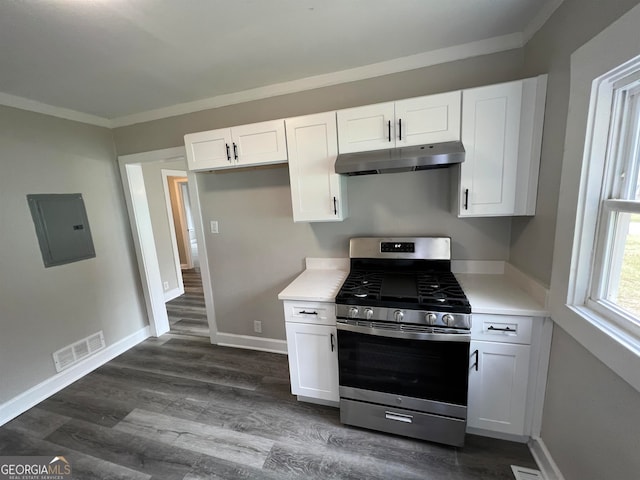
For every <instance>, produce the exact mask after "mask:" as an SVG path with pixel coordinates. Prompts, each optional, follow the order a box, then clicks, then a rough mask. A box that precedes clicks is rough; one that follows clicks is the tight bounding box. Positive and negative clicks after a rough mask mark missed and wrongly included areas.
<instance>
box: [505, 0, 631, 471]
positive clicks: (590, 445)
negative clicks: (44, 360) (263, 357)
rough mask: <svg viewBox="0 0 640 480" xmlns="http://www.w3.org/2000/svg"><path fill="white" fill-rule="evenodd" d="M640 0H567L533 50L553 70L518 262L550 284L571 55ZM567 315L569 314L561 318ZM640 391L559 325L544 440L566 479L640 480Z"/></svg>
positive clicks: (519, 230)
mask: <svg viewBox="0 0 640 480" xmlns="http://www.w3.org/2000/svg"><path fill="white" fill-rule="evenodd" d="M637 4H638V1H637V0H634V1H631V0H625V1H623V0H618V1H608V2H604V1H598V0H565V1H564V3H563V4H562V6H561V7H560V8H559V9H558V10H557V11H556V13H555V14H554V15H553V16H552V17H551V19H550V20H549V21H548V22H547V23H546V24H545V26H544V27H543V28H542V29H541V30H540V31H539V32H538V33H537V34H536V35H535V37H534V38H533V39H532V40H531V41H530V42H529V43H528V44H527V46H526V48H525V73H526V75H532V74H536V73H540V72H548V73H549V84H548V94H547V109H546V115H545V129H544V137H543V138H544V140H543V149H542V160H541V162H542V164H541V172H540V183H539V188H538V191H539V195H538V211H537V213H536V216H535V217H533V218H531V219H514V221H513V223H512V234H511V262H512V263H513V264H515V265H516V266H518V267H520V268H521V269H522V270H524V271H525V272H527V273H529V274H531V275H532V276H534V277H536V278H538V279H539V280H541V281H542V282H544V283H547V284H548V283H550V278H551V269H552V260H553V259H552V251H553V242H554V236H555V229H556V215H557V208H558V197H559V186H560V174H561V171H562V161H563V154H564V147H565V130H566V123H567V113H568V102H569V86H570V85H569V82H570V63H569V62H570V55H571V53H573V52H574V51H575V50H576V49H577V48H578V47H580V46H581V45H583V44H584V43H585V42H587V41H588V40H590V39H591V38H593V37H594V36H595V35H596V34H598V33H599V32H600V31H602V30H603V29H604V28H605V27H607V26H608V25H609V24H611V23H612V22H613V21H614V20H616V19H617V18H619V17H620V16H621V15H622V14H623V13H625V12H626V11H628V10H629V9H631V8H632V7H634V6H636V5H637ZM556 320H562V319H556ZM639 406H640V393H639V392H638V391H636V390H634V389H633V388H631V387H630V386H629V384H627V383H625V382H624V381H623V380H622V379H621V378H620V377H618V375H616V374H615V373H614V372H613V371H611V370H610V369H608V368H607V367H606V366H605V365H604V364H603V363H601V362H600V361H599V360H598V359H596V357H595V356H594V355H593V354H591V353H590V352H589V351H588V350H586V349H585V348H584V347H582V346H581V345H579V344H578V343H577V342H576V341H575V340H574V339H573V337H571V336H570V335H568V334H567V333H566V332H565V331H563V330H562V329H560V328H559V327H558V326H557V325H556V326H555V331H554V336H553V342H552V352H551V358H550V365H549V377H548V385H547V395H546V400H545V405H544V412H543V422H542V439H543V441H544V442H545V444H546V446H547V447H548V449H549V451H550V453H551V455H552V457H553V458H554V460H555V461H556V462H557V464H558V465H559V467H560V470H561V471H562V473H563V475H564V477H565V479H566V480H583V479H594V480H595V479H609V478H610V479H616V480H618V479H620V480H625V479H629V480H631V479H636V478H638V472H640V460H639V459H640V456H638V448H639V447H640V413H639V412H640V410H639V408H638V407H639Z"/></svg>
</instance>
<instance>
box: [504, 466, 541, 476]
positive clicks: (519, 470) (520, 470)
mask: <svg viewBox="0 0 640 480" xmlns="http://www.w3.org/2000/svg"><path fill="white" fill-rule="evenodd" d="M511 470H513V476H514V477H515V478H516V480H544V477H543V476H542V472H540V470H534V469H532V468H525V467H518V466H517V465H511Z"/></svg>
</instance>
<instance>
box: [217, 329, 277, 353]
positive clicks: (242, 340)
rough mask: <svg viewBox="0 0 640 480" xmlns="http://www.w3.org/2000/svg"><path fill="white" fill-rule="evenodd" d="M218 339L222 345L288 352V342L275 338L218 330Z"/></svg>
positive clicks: (262, 350)
mask: <svg viewBox="0 0 640 480" xmlns="http://www.w3.org/2000/svg"><path fill="white" fill-rule="evenodd" d="M216 340H217V341H216V344H217V345H220V346H222V347H235V348H246V349H248V350H260V351H261V352H271V353H281V354H285V355H286V354H287V342H286V341H285V340H277V339H275V338H263V337H251V336H249V335H236V334H234V333H222V332H218V333H217V335H216Z"/></svg>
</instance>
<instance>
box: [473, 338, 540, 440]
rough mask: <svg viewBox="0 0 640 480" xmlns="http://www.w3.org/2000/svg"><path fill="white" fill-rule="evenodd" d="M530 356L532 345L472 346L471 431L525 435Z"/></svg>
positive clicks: (490, 343) (479, 344)
mask: <svg viewBox="0 0 640 480" xmlns="http://www.w3.org/2000/svg"><path fill="white" fill-rule="evenodd" d="M476 352H477V353H476ZM530 354H531V347H530V346H529V345H516V344H508V343H498V342H478V341H472V342H471V363H470V365H471V368H470V372H469V405H468V418H467V425H468V426H469V427H475V428H481V429H484V430H492V431H494V432H501V433H509V434H514V435H524V434H525V432H524V419H525V413H526V404H527V385H528V381H529V378H528V377H529V357H530ZM476 362H477V368H476V365H475V364H476Z"/></svg>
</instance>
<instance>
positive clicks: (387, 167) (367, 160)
mask: <svg viewBox="0 0 640 480" xmlns="http://www.w3.org/2000/svg"><path fill="white" fill-rule="evenodd" d="M462 162H464V147H463V146H462V142H443V143H434V144H430V145H417V146H415V147H401V148H390V149H388V150H373V151H370V152H357V153H344V154H340V155H338V158H336V163H335V171H336V173H341V174H343V175H370V174H374V173H393V172H409V171H412V170H426V169H430V168H440V167H447V166H449V165H453V164H456V163H462Z"/></svg>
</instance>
